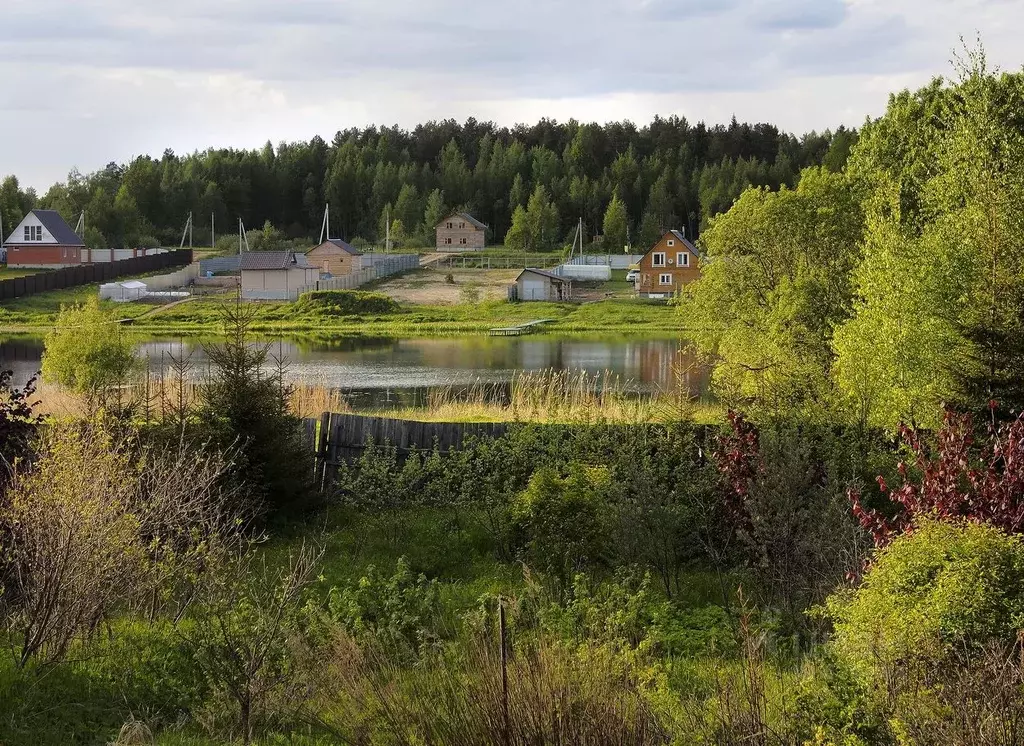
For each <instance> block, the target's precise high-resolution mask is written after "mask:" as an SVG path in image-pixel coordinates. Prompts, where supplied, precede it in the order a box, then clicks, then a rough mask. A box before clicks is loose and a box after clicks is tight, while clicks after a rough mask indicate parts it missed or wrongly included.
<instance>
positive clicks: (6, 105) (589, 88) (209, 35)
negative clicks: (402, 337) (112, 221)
mask: <svg viewBox="0 0 1024 746" xmlns="http://www.w3.org/2000/svg"><path fill="white" fill-rule="evenodd" d="M1022 29H1024V0H502V1H500V2H499V1H496V0H0V177H2V176H3V175H5V174H11V173H13V174H15V175H17V176H18V177H19V179H20V180H21V182H22V185H23V186H32V187H35V188H36V189H38V190H40V191H42V190H45V189H46V188H47V187H48V186H49V185H50V184H51V183H53V182H54V181H59V180H63V179H64V178H65V177H66V175H67V173H68V171H69V170H71V169H72V168H78V169H79V170H81V171H83V172H88V171H93V170H96V169H98V168H102V167H103V166H104V165H105V164H106V163H108V162H110V161H119V162H126V161H128V160H130V159H131V158H132V157H134V156H137V155H143V154H150V155H157V156H158V155H159V154H160V153H162V152H163V150H164V149H165V148H173V149H174V150H175V151H176V152H179V153H184V152H192V151H194V150H197V149H199V150H202V149H205V148H208V147H259V146H261V145H263V144H264V143H265V142H267V141H268V140H270V141H271V142H273V143H278V142H280V141H295V140H308V139H309V138H311V137H312V136H313V135H317V134H318V135H320V136H322V137H324V139H327V140H329V139H330V138H331V137H333V135H334V133H335V132H337V131H338V130H340V129H345V128H347V127H352V126H366V125H369V124H387V125H392V124H398V125H401V126H403V127H410V128H411V127H414V126H415V125H416V124H417V123H420V122H423V121H427V120H431V119H446V118H449V117H452V118H455V119H458V120H460V121H462V120H465V119H466V118H467V117H470V116H472V117H476V118H477V119H478V120H490V121H494V122H497V123H498V124H501V125H512V124H515V123H518V122H527V123H532V122H535V121H536V120H538V119H540V118H541V117H549V118H554V119H557V120H559V121H564V120H566V119H569V118H575V119H577V120H580V121H597V122H607V121H613V120H622V119H629V120H632V121H633V122H636V123H637V124H638V125H643V124H645V123H646V122H649V121H650V120H651V118H652V117H653V116H654V115H655V114H658V115H661V116H668V115H672V114H676V115H680V116H685V117H686V118H687V119H689V120H690V121H692V122H697V121H701V120H703V121H705V122H708V123H709V124H713V123H718V122H728V121H729V119H730V118H731V117H732V116H733V115H735V116H736V117H737V118H738V119H739V120H741V121H751V122H759V121H765V122H771V123H773V124H777V125H779V126H780V127H782V128H784V129H786V130H789V131H792V132H795V133H803V132H807V131H810V130H812V129H813V130H819V131H820V130H824V129H826V128H830V129H834V128H835V127H837V126H839V125H840V124H845V125H847V126H858V125H860V124H861V123H862V122H863V121H864V119H865V117H867V116H878V115H880V114H882V113H883V112H884V110H885V105H886V101H887V99H888V95H889V93H890V92H892V91H896V90H901V89H903V88H907V87H917V86H919V85H922V84H924V83H926V82H927V81H928V80H929V79H931V78H932V77H934V76H936V75H949V74H951V73H952V67H951V64H950V60H951V59H952V57H953V54H954V52H955V51H956V50H957V49H958V48H959V47H960V37H961V36H963V37H965V38H967V39H968V40H969V42H971V43H972V44H973V41H974V39H976V38H978V37H979V36H980V38H981V39H982V41H983V43H984V46H985V49H986V52H987V54H988V58H989V63H990V65H991V66H993V67H998V68H1001V69H1003V70H1013V71H1016V70H1019V69H1020V68H1021V65H1022V63H1024V44H1021V43H1020V40H1019V34H1020V32H1021V30H1022Z"/></svg>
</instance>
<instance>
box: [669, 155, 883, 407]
mask: <svg viewBox="0 0 1024 746" xmlns="http://www.w3.org/2000/svg"><path fill="white" fill-rule="evenodd" d="M863 231H864V215H863V209H862V207H861V201H860V197H859V192H858V188H857V187H856V185H854V184H852V183H851V182H850V181H849V180H848V179H847V178H846V177H845V176H843V175H840V174H832V173H830V172H827V171H824V170H822V169H808V170H807V171H805V172H804V174H803V176H802V177H801V180H800V183H799V184H798V186H797V188H796V189H792V190H791V189H786V188H783V189H782V190H780V191H778V192H769V191H767V190H765V189H760V188H754V189H749V190H747V191H746V192H744V193H743V194H742V195H741V196H740V198H739V199H738V200H737V202H736V204H735V205H734V206H733V207H732V209H730V210H729V212H727V213H725V214H724V215H721V216H719V217H718V218H716V219H715V220H714V221H712V223H711V226H710V227H709V228H708V229H707V230H706V231H705V232H704V234H703V235H702V237H701V240H702V242H703V244H704V248H705V250H706V258H705V260H703V261H702V262H701V278H700V279H699V280H698V281H697V282H695V283H692V284H691V285H689V286H688V287H687V288H686V290H685V292H684V297H683V298H682V299H681V309H680V310H681V314H682V317H683V318H684V319H685V320H686V322H685V323H686V324H687V327H688V329H689V330H690V335H691V337H692V339H693V341H694V343H695V344H696V345H697V347H698V349H700V350H701V351H703V352H704V353H706V354H709V355H713V356H715V357H716V358H717V359H718V360H719V364H718V365H717V367H716V369H715V372H714V375H713V380H712V384H713V386H714V387H715V389H716V390H717V391H718V392H719V394H720V395H721V396H722V397H723V398H725V399H726V400H727V401H728V402H729V403H730V404H732V405H733V406H744V407H749V406H761V407H768V408H770V409H771V410H772V411H776V412H783V411H793V410H796V411H799V410H800V409H802V408H804V407H810V408H811V409H813V410H815V411H818V412H819V413H820V411H821V410H820V407H821V406H822V404H824V403H827V402H828V400H829V398H830V395H831V388H832V387H831V383H830V380H829V378H828V371H830V370H831V367H832V360H833V352H832V334H833V330H834V328H835V326H836V325H837V324H839V323H841V322H843V321H845V320H846V319H847V318H848V317H849V315H850V313H851V305H852V296H853V286H852V283H851V273H852V271H853V269H854V267H856V266H857V264H858V262H859V261H860V256H861V255H860V243H861V238H862V235H863Z"/></svg>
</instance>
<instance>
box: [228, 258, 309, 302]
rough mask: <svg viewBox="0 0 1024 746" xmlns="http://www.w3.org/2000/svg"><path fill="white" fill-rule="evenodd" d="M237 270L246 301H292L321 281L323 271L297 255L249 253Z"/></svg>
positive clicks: (242, 259) (240, 262)
mask: <svg viewBox="0 0 1024 746" xmlns="http://www.w3.org/2000/svg"><path fill="white" fill-rule="evenodd" d="M238 267H239V270H240V271H241V275H242V297H243V298H245V299H246V300H290V299H293V298H295V297H296V296H297V295H298V294H299V293H300V292H302V291H303V290H305V289H308V288H309V286H311V285H314V284H315V283H316V281H317V280H318V279H320V270H318V269H317V268H316V267H311V266H310V265H309V262H308V261H307V260H306V257H305V255H304V254H296V253H295V252H294V251H247V252H245V253H244V254H242V258H241V260H240V261H239V265H238Z"/></svg>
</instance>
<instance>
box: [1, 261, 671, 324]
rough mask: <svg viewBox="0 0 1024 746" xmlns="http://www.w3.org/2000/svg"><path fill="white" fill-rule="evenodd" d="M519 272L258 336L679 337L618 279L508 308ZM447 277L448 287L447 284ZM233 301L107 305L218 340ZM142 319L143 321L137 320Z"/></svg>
mask: <svg viewBox="0 0 1024 746" xmlns="http://www.w3.org/2000/svg"><path fill="white" fill-rule="evenodd" d="M517 274H518V271H517V270H472V269H470V270H459V269H456V270H451V271H448V270H417V271H413V272H409V273H406V274H404V275H402V276H400V277H393V278H387V279H385V280H383V281H381V282H378V283H374V284H373V285H369V286H366V287H365V288H364V289H365V290H371V291H373V292H376V293H381V294H383V295H386V296H388V297H389V298H391V299H392V300H394V301H397V303H398V304H399V305H398V307H397V309H395V310H393V311H391V312H386V313H380V314H367V313H363V314H357V315H342V314H338V313H336V312H329V311H325V310H323V309H312V310H311V309H304V308H302V307H301V304H295V303H285V302H266V303H261V304H260V310H261V313H260V319H259V321H258V322H257V323H256V325H255V329H254V330H255V331H259V332H264V333H275V334H276V333H280V334H317V333H324V334H327V333H330V334H357V335H365V334H378V335H387V336H435V335H442V336H443V335H459V334H480V333H484V332H486V331H487V330H488V329H491V328H493V327H498V326H509V325H514V324H518V323H523V322H526V321H533V320H536V319H551V320H552V322H551V323H550V324H548V325H546V326H545V327H544V331H545V332H551V333H564V332H601V331H608V332H622V333H629V332H644V333H649V332H658V331H665V332H676V331H680V330H681V329H680V317H679V315H678V314H676V313H675V311H674V309H673V308H672V307H671V306H668V305H666V304H663V303H657V302H650V301H643V300H638V299H635V298H633V297H632V288H631V287H630V285H629V284H628V283H626V282H625V280H624V276H625V273H624V272H616V273H615V274H614V275H613V279H612V281H611V282H608V283H601V284H598V285H593V284H579V285H576V286H574V297H576V298H577V299H579V300H581V301H584V302H575V303H540V302H538V303H509V302H507V301H506V300H505V298H506V294H507V287H508V285H510V284H511V283H512V282H513V281H514V280H515V277H516V275H517ZM449 275H450V276H451V281H449ZM98 289H99V286H98V285H95V284H93V285H84V286H81V287H77V288H69V289H66V290H55V291H52V292H49V293H40V294H38V295H32V296H27V297H25V298H18V299H15V300H10V301H5V302H3V303H0V325H2V326H3V327H4V328H5V329H6V330H8V331H12V332H16V331H41V330H46V329H48V328H50V327H51V326H52V325H53V322H54V320H55V319H56V317H57V314H58V313H59V312H60V309H61V306H64V305H72V304H75V303H81V302H83V301H84V300H86V299H87V298H89V297H94V296H95V295H96V293H97V292H98ZM232 300H233V296H232V295H231V294H230V293H227V294H222V295H216V296H214V297H210V298H201V299H196V300H194V301H189V302H186V303H181V304H177V305H174V306H173V307H169V308H156V309H155V310H154V307H153V306H151V305H148V304H140V303H122V304H114V303H109V302H108V303H107V305H108V307H109V308H110V309H111V310H113V309H116V314H117V316H118V318H124V319H133V320H135V324H136V326H137V327H138V328H140V329H143V330H146V331H151V332H153V333H175V334H178V333H184V334H216V333H217V332H218V331H219V327H220V323H221V321H222V317H223V315H222V310H223V305H224V303H227V302H231V301H232ZM140 317H142V318H140Z"/></svg>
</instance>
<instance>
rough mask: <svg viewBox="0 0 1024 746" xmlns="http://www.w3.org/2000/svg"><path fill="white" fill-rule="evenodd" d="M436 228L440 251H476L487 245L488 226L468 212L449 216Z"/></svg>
mask: <svg viewBox="0 0 1024 746" xmlns="http://www.w3.org/2000/svg"><path fill="white" fill-rule="evenodd" d="M435 228H436V231H437V250H438V251H474V250H479V249H482V248H484V246H485V245H486V244H487V226H486V225H484V224H483V223H481V222H480V221H479V220H477V219H476V218H474V217H473V216H472V215H470V214H469V213H467V212H457V213H455V214H454V215H449V216H448V217H446V218H445V219H444V220H442V221H441V222H440V223H438V224H437V225H436V226H435Z"/></svg>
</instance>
